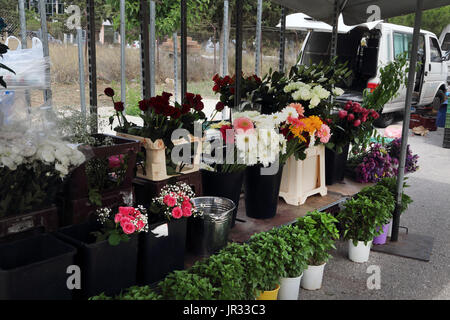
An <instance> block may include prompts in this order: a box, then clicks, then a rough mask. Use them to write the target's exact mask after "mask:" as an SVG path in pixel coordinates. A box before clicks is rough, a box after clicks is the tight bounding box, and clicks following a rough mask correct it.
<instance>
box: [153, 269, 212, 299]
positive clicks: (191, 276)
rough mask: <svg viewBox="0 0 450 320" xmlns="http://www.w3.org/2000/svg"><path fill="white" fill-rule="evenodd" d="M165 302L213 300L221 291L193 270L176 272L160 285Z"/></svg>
mask: <svg viewBox="0 0 450 320" xmlns="http://www.w3.org/2000/svg"><path fill="white" fill-rule="evenodd" d="M158 286H159V288H160V289H161V293H162V298H163V299H165V300H213V299H214V297H216V296H217V291H218V290H219V289H217V288H214V287H213V286H212V284H211V282H210V280H209V278H205V277H201V276H199V275H197V274H195V273H192V272H191V270H181V271H174V272H172V273H170V274H169V275H168V276H167V277H166V278H165V279H164V280H163V281H161V282H160V283H158Z"/></svg>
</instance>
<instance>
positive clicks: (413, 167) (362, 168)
mask: <svg viewBox="0 0 450 320" xmlns="http://www.w3.org/2000/svg"><path fill="white" fill-rule="evenodd" d="M401 144H402V141H401V139H400V138H399V139H395V140H393V141H392V142H391V143H389V144H388V145H386V146H383V145H382V144H380V143H374V144H372V145H371V146H370V149H369V151H367V152H366V153H365V155H364V156H359V157H358V159H360V160H359V161H360V162H359V163H358V165H357V166H356V167H355V173H356V181H358V182H362V183H367V182H378V181H380V180H381V179H383V178H385V177H393V176H396V175H397V174H398V164H399V159H400V149H401ZM418 159H419V156H418V155H417V154H413V153H412V151H411V148H410V146H409V145H408V146H407V153H406V162H405V173H408V172H414V171H417V169H418V168H419V166H418Z"/></svg>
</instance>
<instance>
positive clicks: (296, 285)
mask: <svg viewBox="0 0 450 320" xmlns="http://www.w3.org/2000/svg"><path fill="white" fill-rule="evenodd" d="M302 277H303V273H302V274H301V275H300V276H299V277H296V278H281V280H280V291H278V300H298V292H299V291H300V282H301V281H302Z"/></svg>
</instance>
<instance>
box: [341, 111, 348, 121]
mask: <svg viewBox="0 0 450 320" xmlns="http://www.w3.org/2000/svg"><path fill="white" fill-rule="evenodd" d="M346 116H347V111H345V110H339V119H344V118H345V117H346Z"/></svg>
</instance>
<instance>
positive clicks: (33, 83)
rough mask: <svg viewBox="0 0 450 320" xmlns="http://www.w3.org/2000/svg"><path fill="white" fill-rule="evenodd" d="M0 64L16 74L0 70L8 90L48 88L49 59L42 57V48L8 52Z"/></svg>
mask: <svg viewBox="0 0 450 320" xmlns="http://www.w3.org/2000/svg"><path fill="white" fill-rule="evenodd" d="M1 62H2V63H3V64H5V65H7V66H8V67H9V68H11V69H12V70H14V72H15V73H16V74H14V73H11V72H9V71H8V70H4V69H0V76H3V79H4V80H5V82H6V84H7V86H8V90H14V89H49V88H50V72H49V70H50V59H49V57H44V55H43V51H42V47H39V46H36V47H34V48H31V49H18V50H10V51H8V52H7V53H6V54H4V55H3V59H2V60H1Z"/></svg>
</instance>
